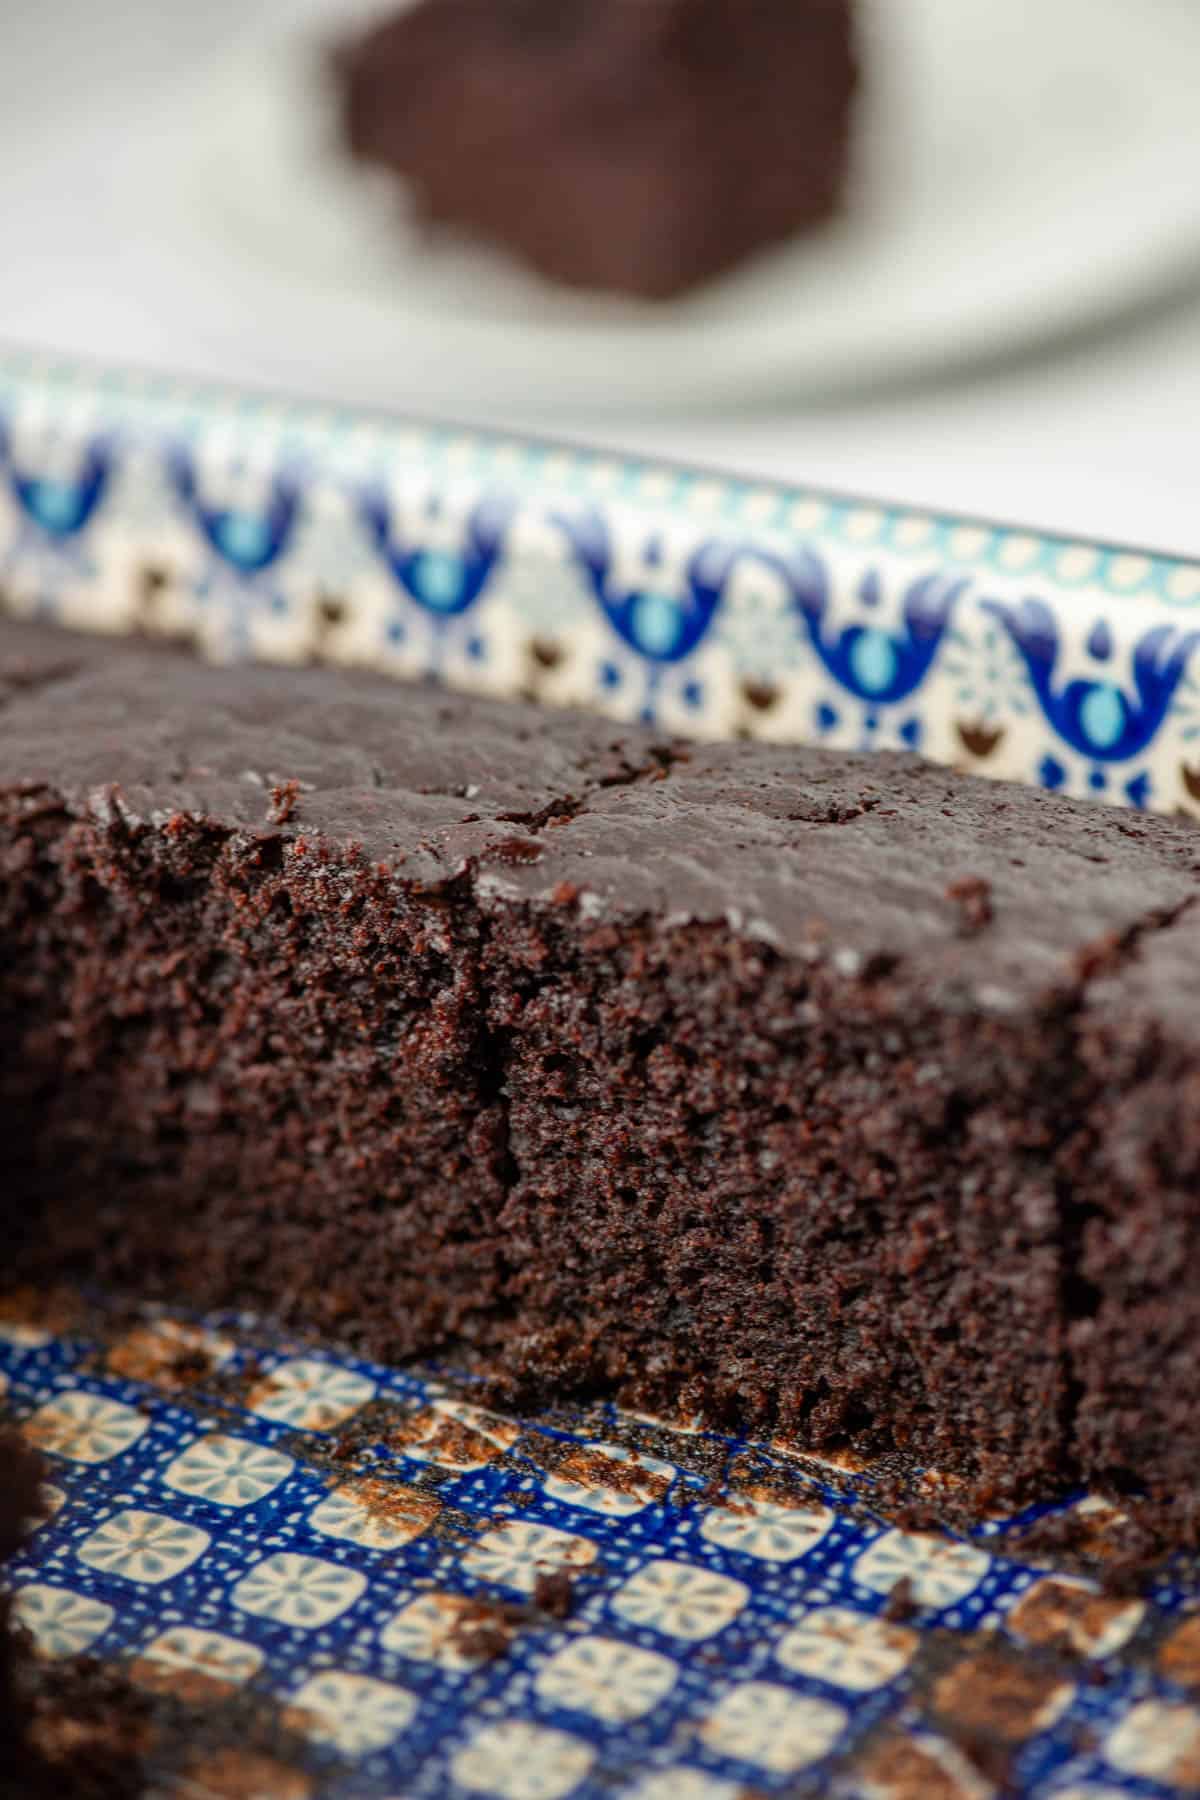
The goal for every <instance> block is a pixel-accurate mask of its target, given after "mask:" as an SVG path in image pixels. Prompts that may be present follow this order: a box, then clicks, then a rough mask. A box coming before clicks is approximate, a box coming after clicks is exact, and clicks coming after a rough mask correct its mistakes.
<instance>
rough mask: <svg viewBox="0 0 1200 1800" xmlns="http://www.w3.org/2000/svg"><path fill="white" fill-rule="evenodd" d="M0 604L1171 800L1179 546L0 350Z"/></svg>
mask: <svg viewBox="0 0 1200 1800" xmlns="http://www.w3.org/2000/svg"><path fill="white" fill-rule="evenodd" d="M0 597H2V600H3V605H4V608H5V610H6V611H8V612H9V613H10V614H13V615H16V616H20V617H39V618H51V619H54V620H56V621H59V622H61V623H62V624H64V625H68V626H72V627H75V628H82V629H88V630H97V631H104V632H117V633H121V632H133V631H144V632H150V633H152V634H160V635H165V636H171V637H178V638H182V639H186V640H188V641H191V642H193V643H194V644H196V645H197V646H198V647H199V648H200V649H201V650H203V651H204V653H206V654H208V655H210V656H213V657H216V658H231V657H241V656H254V657H258V658H261V659H263V660H267V661H278V662H307V661H311V660H323V661H329V662H333V663H341V664H347V665H356V666H365V667H371V668H375V669H377V670H379V671H382V672H387V673H392V674H395V675H398V676H404V677H410V678H411V677H418V676H428V675H435V676H437V677H439V678H440V679H442V680H444V681H446V682H447V683H448V684H450V685H452V686H455V687H459V688H463V689H467V690H473V691H479V692H484V693H491V694H497V695H513V694H527V695H532V696H534V697H536V698H537V699H539V700H542V701H544V702H546V703H549V704H555V705H579V706H584V707H589V708H592V709H596V710H599V711H602V712H604V713H606V714H608V715H610V716H612V717H614V718H618V719H635V718H641V719H645V720H653V721H655V722H656V723H658V724H661V725H662V726H664V727H665V728H668V729H671V730H678V731H682V732H685V733H689V734H691V735H695V736H725V735H749V736H754V737H760V738H766V739H770V740H773V741H778V742H803V741H811V742H822V743H827V744H830V745H835V746H839V747H843V748H907V749H912V750H919V751H921V752H922V753H923V754H925V755H927V756H929V757H931V758H933V759H934V760H936V761H940V762H945V763H949V764H953V765H955V766H958V767H961V768H964V769H969V770H972V771H976V772H979V773H982V774H987V775H994V776H1003V777H1008V778H1013V779H1018V780H1022V781H1026V782H1032V783H1036V784H1040V785H1042V786H1044V787H1048V788H1056V789H1060V790H1062V791H1065V792H1068V793H1074V794H1081V795H1096V796H1099V797H1102V798H1105V799H1109V800H1113V801H1117V802H1122V803H1124V804H1127V805H1132V806H1136V807H1149V808H1152V809H1155V810H1160V811H1168V812H1170V811H1179V810H1182V811H1197V810H1200V744H1198V743H1197V740H1198V739H1200V660H1198V659H1197V657H1196V654H1195V652H1196V650H1197V645H1198V644H1200V563H1192V562H1187V561H1184V560H1180V559H1177V558H1173V557H1167V556H1161V555H1155V554H1152V553H1149V552H1142V551H1136V550H1132V549H1129V548H1125V547H1121V546H1115V545H1109V544H1102V543H1098V542H1081V541H1072V540H1069V539H1066V538H1060V537H1055V536H1053V535H1047V534H1044V533H1035V532H1029V531H1024V530H1021V529H1019V528H1015V527H1011V526H1005V525H998V524H994V523H987V522H983V521H980V520H971V519H965V518H957V517H953V516H949V515H945V514H941V513H937V512H922V511H918V510H915V509H913V508H910V507H900V506H891V505H886V504H879V503H875V502H869V501H865V500H862V499H859V498H854V497H849V496H842V495H835V494H831V493H823V492H819V491H816V490H812V489H798V488H793V487H788V486H783V485H773V484H771V483H767V482H747V481H743V480H739V479H737V478H735V477H731V476H725V475H720V474H715V473H711V472H707V471H703V470H699V469H691V468H685V467H680V466H671V465H667V464H660V463H654V462H646V461H642V460H637V459H630V458H627V457H622V456H619V455H610V454H606V453H604V452H602V451H595V450H589V449H580V448H573V447H565V446H562V445H558V444H554V443H551V442H540V441H534V440H520V439H515V438H506V437H503V436H499V435H496V434H493V433H490V432H480V431H475V430H471V429H463V428H458V427H455V426H452V425H442V424H417V423H409V422H403V421H397V420H393V419H389V418H386V417H381V416H374V415H372V414H370V413H367V412H362V411H357V410H349V409H346V410H339V409H336V408H330V407H327V406H316V405H311V404H307V403H304V402H300V401H290V400H287V399H279V398H273V397H267V396H261V395H256V394H252V393H250V392H246V391H238V390H234V389H224V388H221V387H219V386H214V385H212V384H209V383H204V384H197V383H195V382H190V381H188V380H186V379H182V378H174V377H163V376H158V375H146V374H139V373H137V372H134V371H131V370H124V369H114V368H100V367H91V366H88V365H87V364H83V363H78V362H75V361H68V360H64V359H57V358H54V357H51V356H48V355H45V354H41V353H23V352H20V351H11V352H8V353H3V354H0Z"/></svg>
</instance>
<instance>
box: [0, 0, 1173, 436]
mask: <svg viewBox="0 0 1200 1800" xmlns="http://www.w3.org/2000/svg"><path fill="white" fill-rule="evenodd" d="M347 4H348V0H304V4H303V6H299V10H298V0H289V3H288V4H287V5H286V6H282V17H281V16H280V12H281V5H282V0H273V4H272V5H269V6H264V5H263V4H262V3H261V0H260V3H259V4H258V5H257V6H252V7H251V9H250V17H251V19H252V21H256V22H255V24H254V31H253V34H252V35H251V37H250V38H249V39H248V41H245V42H242V43H240V44H239V43H237V41H236V40H235V42H234V45H233V46H228V45H227V46H226V48H225V49H223V50H222V52H221V54H220V56H219V58H218V59H217V61H216V62H215V64H212V65H209V66H207V67H205V66H204V65H202V64H201V65H198V64H197V62H196V61H195V59H194V58H189V57H187V56H182V57H179V58H177V59H176V60H175V61H174V62H173V63H172V65H171V67H172V69H173V70H174V71H175V72H174V73H173V74H172V76H171V77H170V79H168V80H167V81H166V82H165V83H164V82H163V80H162V78H161V77H160V78H159V81H158V83H157V86H156V91H155V94H154V96H153V99H152V100H151V99H150V98H148V96H147V93H146V91H145V89H144V88H139V87H138V86H137V83H136V80H134V81H133V82H132V83H130V84H129V87H128V89H127V90H126V91H125V92H123V93H120V94H119V93H118V92H117V91H116V90H115V89H114V88H113V87H112V84H111V83H110V85H109V88H108V89H107V90H106V92H107V100H106V103H105V111H104V117H103V119H101V118H100V115H99V113H97V118H96V120H95V121H90V122H89V119H88V117H87V104H88V96H87V92H86V88H85V87H82V86H81V88H80V92H79V95H78V98H77V99H76V100H75V101H74V103H73V106H72V117H73V120H74V123H75V136H74V139H73V145H74V148H73V156H74V159H75V162H74V164H73V167H74V169H75V171H76V179H77V175H78V164H79V159H80V156H81V154H82V151H81V149H80V146H82V145H84V144H87V143H91V144H94V146H95V147H94V150H92V151H91V155H92V156H93V157H94V158H96V159H97V160H98V164H100V165H102V166H103V170H104V179H103V180H101V181H99V182H97V184H96V186H95V191H94V192H93V191H89V193H88V195H87V205H86V207H85V206H83V205H81V204H80V203H79V196H78V195H75V196H74V197H73V198H72V199H71V202H70V205H71V208H72V210H71V220H72V223H71V232H72V237H71V240H70V242H69V243H66V244H64V248H63V262H64V268H65V267H67V266H68V262H69V266H70V267H71V268H73V269H76V270H77V269H78V267H79V263H80V258H81V256H84V255H87V254H89V250H88V244H89V240H94V241H96V242H97V243H98V242H99V239H100V237H101V234H103V236H104V238H105V240H106V241H107V242H108V244H109V246H110V253H109V257H108V259H107V261H106V262H105V263H104V264H103V265H102V267H101V266H100V265H98V271H99V272H98V278H97V281H96V284H95V289H94V291H91V292H89V293H88V294H87V295H86V307H85V308H84V310H83V311H82V312H81V297H80V295H79V293H78V290H77V286H76V288H75V289H74V290H72V292H71V293H70V294H69V295H68V294H65V293H64V292H63V291H61V290H60V288H59V287H57V286H56V285H55V284H54V282H53V281H52V280H48V279H47V270H46V269H45V268H43V267H39V268H38V270H37V280H36V286H34V285H31V287H30V292H29V295H28V298H27V300H26V299H25V297H24V295H23V294H22V292H21V282H22V280H23V279H24V277H23V275H22V271H21V269H20V268H18V270H17V271H16V275H15V280H16V283H17V285H16V288H15V289H13V290H12V292H13V294H14V298H13V299H11V300H10V302H9V303H8V308H7V315H8V317H9V318H15V319H16V320H17V322H18V324H20V322H21V320H22V318H23V316H24V313H25V312H27V313H28V317H29V322H30V326H29V333H28V335H35V336H36V337H37V338H39V339H47V340H53V339H54V338H55V337H57V340H58V341H59V342H62V343H64V345H68V346H70V347H74V345H75V343H76V341H77V340H78V339H79V338H80V336H81V335H82V334H83V325H82V324H81V323H80V321H81V320H83V322H84V324H86V335H87V338H88V343H89V344H94V345H95V346H96V348H98V349H99V350H101V351H103V350H105V349H106V348H107V347H108V345H109V343H110V342H112V343H117V342H119V343H121V344H122V345H123V346H124V345H125V344H128V345H129V346H130V348H131V349H132V350H133V351H134V352H135V353H138V354H141V353H143V351H144V354H145V356H146V358H147V359H150V360H153V359H155V357H156V356H157V355H158V345H159V344H160V343H161V344H162V345H163V347H164V349H163V354H164V355H167V356H169V360H170V361H172V362H176V363H179V364H181V365H183V366H185V367H186V366H187V365H188V364H189V363H190V364H191V366H192V367H194V368H195V369H196V370H197V372H212V371H216V372H220V373H223V374H226V375H228V376H230V377H231V378H242V379H253V380H257V381H260V382H261V381H267V382H271V383H276V384H286V385H290V386H292V387H295V388H297V389H298V390H300V391H302V392H308V393H311V394H314V395H323V396H327V397H331V398H334V399H338V400H342V401H346V402H354V401H360V402H362V401H365V402H372V403H378V404H383V405H388V406H396V407H402V408H409V409H426V410H436V411H441V412H445V413H449V414H452V415H458V416H462V417H469V418H471V419H473V420H486V419H488V418H496V417H511V416H513V415H514V414H516V415H518V416H520V417H521V418H522V419H524V420H531V419H534V418H537V417H542V418H551V417H553V416H554V415H556V414H559V415H563V416H570V415H571V414H572V413H575V414H580V413H586V414H587V415H589V416H591V415H595V414H598V413H600V412H603V411H605V410H616V409H624V410H627V411H631V410H637V411H640V412H642V413H644V414H645V413H653V412H654V411H655V410H657V409H672V410H680V409H687V408H697V407H699V408H703V407H707V408H712V407H713V406H715V405H719V404H726V403H734V402H737V401H739V400H745V399H764V398H766V399H776V400H778V399H787V398H790V397H793V396H801V395H809V396H811V395H815V394H820V395H827V394H829V393H830V392H831V391H834V390H844V389H848V388H855V389H859V390H861V389H863V388H866V387H869V386H871V385H872V384H877V383H879V382H882V381H886V380H894V379H896V378H901V377H906V376H911V375H914V374H919V373H921V372H924V371H928V370H932V369H936V368H939V367H945V366H947V365H958V364H964V363H968V362H973V361H977V360H979V359H981V358H985V357H992V356H998V355H1002V354H1004V353H1006V352H1008V351H1011V350H1014V349H1017V348H1020V347H1022V346H1024V345H1026V344H1028V343H1030V342H1032V341H1035V340H1042V339H1047V338H1050V337H1052V336H1054V335H1056V334H1059V333H1062V332H1065V331H1068V330H1071V329H1075V328H1077V327H1079V326H1081V325H1083V324H1086V323H1088V322H1089V321H1093V320H1095V319H1097V318H1098V317H1103V316H1109V315H1113V314H1116V313H1119V312H1122V311H1125V310H1128V309H1129V308H1131V307H1134V306H1136V305H1138V304H1140V303H1141V302H1143V301H1144V300H1146V299H1147V298H1148V297H1150V296H1151V295H1153V294H1155V293H1156V292H1158V291H1160V290H1162V289H1163V288H1164V286H1166V285H1169V284H1171V283H1173V282H1175V281H1177V280H1179V279H1181V278H1182V276H1183V275H1184V274H1185V273H1187V272H1188V271H1190V270H1192V269H1194V268H1195V267H1196V266H1197V263H1198V261H1200V107H1197V105H1196V99H1195V71H1196V69H1197V68H1200V10H1198V9H1197V8H1195V7H1194V6H1193V5H1192V4H1191V0H1039V4H1037V5H1036V6H1034V5H1033V4H1032V0H1028V3H1022V4H1016V5H1014V4H997V3H996V0H871V6H870V12H869V16H868V27H869V45H868V63H869V66H870V68H871V69H872V70H873V71H874V75H873V79H872V90H871V92H870V94H869V97H868V103H867V105H866V107H865V108H864V113H863V129H862V132H861V141H860V146H859V163H858V169H857V174H856V190H857V194H856V200H855V204H854V207H853V209H852V212H851V215H850V217H849V219H848V220H847V222H846V223H845V224H844V225H842V226H840V227H838V228H836V229H834V230H831V231H829V232H827V233H825V234H824V235H822V236H820V237H819V238H814V239H812V240H810V241H808V242H804V243H800V244H798V245H797V246H796V247H795V248H794V249H790V250H787V251H785V252H782V253H776V254H773V255H771V256H768V257H766V258H764V259H763V260H761V261H760V262H759V263H757V264H755V265H754V266H752V267H750V268H748V269H746V270H745V271H744V272H742V273H741V274H739V275H737V276H735V277H732V278H730V279H728V280H726V281H725V282H723V283H721V284H720V285H718V286H715V287H712V288H710V289H709V290H707V291H705V292H704V293H702V294H700V295H698V296H697V297H695V298H693V299H691V300H689V301H687V302H685V303H681V304H676V305H672V306H670V307H664V308H647V307H642V306H637V305H632V304H622V303H616V302H607V301H601V300H588V299H583V300H581V299H578V298H573V297H571V296H568V295H565V294H563V293H559V292H556V291H554V290H552V289H550V288H549V287H547V286H545V285H543V284H541V283H540V282H537V281H535V280H532V279H530V278H528V277H526V276H525V275H524V274H523V273H522V272H521V271H519V270H517V269H516V268H514V267H512V266H510V265H509V264H507V263H506V262H505V260H504V259H503V258H501V257H499V256H497V255H492V254H489V253H484V252H479V251H474V250H467V249H460V250H453V251H451V250H446V249H442V250H438V251H433V252H431V251H430V250H429V249H428V248H427V247H426V246H425V245H423V244H420V243H418V242H417V241H415V239H413V238H411V237H409V236H407V235H406V234H405V232H404V231H403V230H402V229H400V228H398V227H397V224H396V221H395V217H394V212H395V208H394V205H393V203H392V200H391V199H390V197H389V196H388V195H385V194H384V192H383V191H382V190H381V188H380V186H379V185H377V184H375V183H373V182H372V181H371V180H369V179H365V178H364V177H363V176H362V175H361V173H359V172H357V171H353V170H351V169H349V168H347V167H345V166H343V165H342V163H341V162H340V161H339V159H338V158H337V156H336V155H335V154H333V152H332V150H331V147H330V144H329V135H328V134H329V119H328V117H327V108H326V105H325V103H324V97H323V94H322V91H321V86H320V83H319V81H318V80H317V79H316V77H315V73H314V72H315V69H316V67H317V59H316V57H315V54H314V48H313V46H314V42H315V41H316V40H317V39H319V38H320V36H321V33H322V29H327V28H328V25H329V22H330V18H331V17H332V18H333V19H337V20H340V21H341V22H342V24H343V25H344V22H345V19H346V14H347ZM372 4H374V5H376V7H377V5H378V0H372ZM33 16H34V15H33V14H31V20H32V19H33ZM235 52H236V53H235ZM85 66H86V64H85V63H83V62H82V61H81V67H85ZM118 99H119V100H121V102H122V106H121V108H120V109H118V108H117V106H116V102H117V101H118ZM135 125H136V128H135ZM34 132H36V122H35V121H34V119H33V116H32V113H31V116H30V119H29V121H27V122H25V123H24V124H23V125H22V135H21V140H20V143H19V144H18V145H17V150H18V153H21V152H22V151H23V153H24V155H25V157H26V160H27V163H28V168H27V170H26V171H24V172H23V173H22V177H21V202H22V205H29V206H30V207H31V208H36V207H37V205H39V204H50V205H54V204H56V200H55V197H54V193H53V145H52V144H51V143H50V142H49V140H48V141H47V145H46V148H45V150H44V152H42V151H39V152H38V155H37V156H36V157H35V155H34V152H33V150H32V149H31V147H30V146H31V145H32V144H33V143H34V137H33V136H31V133H34ZM35 164H36V166H35ZM65 176H66V165H65V164H64V178H65ZM13 188H14V193H15V192H16V183H15V180H14V182H13ZM43 192H44V195H45V198H44V199H43V200H41V201H39V200H38V198H37V196H38V195H39V194H42V193H43ZM64 204H65V202H64ZM23 228H24V227H23ZM52 235H53V234H52V232H51V230H50V229H49V228H48V227H47V228H45V229H43V231H42V234H41V238H40V240H39V241H40V242H41V243H42V245H43V246H45V248H44V251H43V256H44V258H45V257H48V256H49V255H50V244H51V238H52ZM114 240H115V241H116V243H117V244H118V245H119V249H118V250H117V251H116V253H115V254H113V253H112V249H111V246H112V244H113V242H114ZM85 314H86V317H85ZM168 326H169V329H168ZM81 347H87V345H81Z"/></svg>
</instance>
